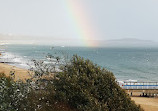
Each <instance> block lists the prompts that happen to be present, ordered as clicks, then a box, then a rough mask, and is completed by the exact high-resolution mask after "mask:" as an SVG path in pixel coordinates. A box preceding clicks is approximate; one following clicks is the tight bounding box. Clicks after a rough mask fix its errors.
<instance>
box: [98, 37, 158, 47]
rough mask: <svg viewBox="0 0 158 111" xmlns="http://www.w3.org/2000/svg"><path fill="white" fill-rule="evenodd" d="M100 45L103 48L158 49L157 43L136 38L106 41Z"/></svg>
mask: <svg viewBox="0 0 158 111" xmlns="http://www.w3.org/2000/svg"><path fill="white" fill-rule="evenodd" d="M100 45H101V46H103V47H158V43H157V42H153V41H151V40H140V39H136V38H124V39H113V40H105V41H100Z"/></svg>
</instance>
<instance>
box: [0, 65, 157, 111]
mask: <svg viewBox="0 0 158 111" xmlns="http://www.w3.org/2000/svg"><path fill="white" fill-rule="evenodd" d="M10 71H15V81H17V80H22V81H25V80H26V79H29V78H30V75H29V71H28V70H26V69H22V68H18V67H16V66H12V65H8V64H6V63H0V73H4V74H5V75H6V76H10ZM131 99H132V100H134V101H135V103H136V104H138V105H140V106H141V107H142V108H143V109H144V110H145V111H157V110H158V104H157V103H158V98H147V97H131Z"/></svg>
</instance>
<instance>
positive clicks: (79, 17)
mask: <svg viewBox="0 0 158 111" xmlns="http://www.w3.org/2000/svg"><path fill="white" fill-rule="evenodd" d="M63 1H64V2H65V3H64V4H65V5H66V10H67V13H68V14H69V16H70V19H71V21H72V24H73V27H74V28H75V32H76V33H77V35H78V36H77V38H78V39H79V40H81V41H83V44H84V46H88V47H96V46H98V43H97V42H96V40H95V38H96V37H95V36H96V29H95V28H94V26H93V25H92V22H91V19H90V17H88V13H86V9H85V7H84V4H83V3H82V2H81V1H79V0H63Z"/></svg>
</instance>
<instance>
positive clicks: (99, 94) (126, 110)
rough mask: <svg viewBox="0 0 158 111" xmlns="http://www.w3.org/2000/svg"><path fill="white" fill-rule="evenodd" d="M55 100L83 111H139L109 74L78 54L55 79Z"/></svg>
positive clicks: (110, 73) (111, 74)
mask: <svg viewBox="0 0 158 111" xmlns="http://www.w3.org/2000/svg"><path fill="white" fill-rule="evenodd" d="M54 86H55V91H56V93H55V94H56V95H55V96H56V99H58V100H59V101H64V102H66V103H68V104H69V105H71V106H72V107H74V108H77V109H78V110H85V111H140V110H142V109H141V108H140V107H139V106H137V105H136V104H135V103H134V102H133V101H131V99H130V97H129V96H128V95H127V94H126V93H125V91H124V90H123V89H121V88H120V87H119V86H118V85H117V83H116V80H115V77H114V75H113V73H112V72H109V71H107V70H106V69H102V68H100V67H99V66H97V65H94V64H93V63H92V62H91V61H89V60H84V59H83V58H81V57H78V56H77V55H75V56H73V57H72V59H71V62H70V63H69V64H67V65H65V66H64V67H62V72H60V73H59V74H57V75H56V78H55V80H54Z"/></svg>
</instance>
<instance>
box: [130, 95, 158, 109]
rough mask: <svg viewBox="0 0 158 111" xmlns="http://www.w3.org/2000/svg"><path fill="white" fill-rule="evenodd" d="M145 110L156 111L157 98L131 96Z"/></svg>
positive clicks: (157, 106)
mask: <svg viewBox="0 0 158 111" xmlns="http://www.w3.org/2000/svg"><path fill="white" fill-rule="evenodd" d="M131 98H132V100H134V101H135V103H136V104H139V105H140V106H141V107H142V108H143V109H144V110H145V111H158V98H148V97H131Z"/></svg>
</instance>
